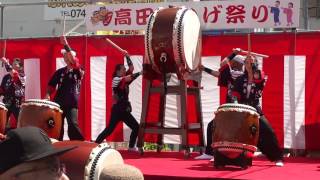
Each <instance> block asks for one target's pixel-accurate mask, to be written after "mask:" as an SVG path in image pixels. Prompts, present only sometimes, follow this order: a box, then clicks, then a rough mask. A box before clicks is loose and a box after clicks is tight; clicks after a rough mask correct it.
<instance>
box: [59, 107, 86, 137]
mask: <svg viewBox="0 0 320 180" xmlns="http://www.w3.org/2000/svg"><path fill="white" fill-rule="evenodd" d="M61 109H62V111H63V114H62V126H61V131H60V137H59V140H60V141H62V140H63V134H64V128H63V127H64V119H65V118H66V119H67V122H68V136H69V138H70V140H81V141H83V140H84V137H83V136H82V134H81V131H80V128H79V125H78V109H77V108H61Z"/></svg>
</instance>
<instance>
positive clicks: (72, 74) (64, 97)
mask: <svg viewBox="0 0 320 180" xmlns="http://www.w3.org/2000/svg"><path fill="white" fill-rule="evenodd" d="M60 42H61V44H62V45H63V46H64V49H62V50H61V53H62V54H63V59H64V62H65V63H66V64H67V65H66V66H65V67H63V68H60V69H58V70H57V71H56V72H55V73H54V74H53V76H52V77H51V79H50V81H49V83H48V89H47V94H46V99H49V100H50V98H51V97H50V96H51V94H52V93H53V92H54V91H55V90H56V87H57V93H56V95H55V97H54V98H53V100H54V102H56V103H58V104H59V105H60V107H61V110H62V111H63V114H62V126H61V131H60V137H59V140H60V141H62V140H63V134H64V128H63V124H64V118H67V122H68V136H69V138H70V139H71V140H84V138H83V136H82V134H81V131H80V128H79V125H78V101H79V95H80V86H81V80H82V78H83V75H84V70H83V69H82V68H81V67H80V64H79V59H78V58H77V57H76V52H75V51H73V50H72V49H71V48H70V46H69V44H68V41H67V39H66V37H65V36H61V37H60Z"/></svg>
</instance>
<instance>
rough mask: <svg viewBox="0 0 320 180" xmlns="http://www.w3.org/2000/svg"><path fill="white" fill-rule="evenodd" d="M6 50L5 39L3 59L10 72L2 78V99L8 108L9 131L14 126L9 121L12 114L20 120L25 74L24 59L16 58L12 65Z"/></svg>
mask: <svg viewBox="0 0 320 180" xmlns="http://www.w3.org/2000/svg"><path fill="white" fill-rule="evenodd" d="M5 52H6V41H4V47H3V57H2V58H1V61H2V64H3V65H4V66H5V68H6V71H7V72H8V74H6V75H5V76H4V77H3V78H2V82H1V85H0V96H3V100H2V101H3V103H4V104H5V106H6V108H7V109H8V112H7V120H6V129H5V131H8V130H9V129H11V128H12V127H10V123H9V119H10V115H11V114H13V116H14V118H15V119H16V121H18V116H19V112H20V108H21V104H22V102H23V101H24V99H25V74H24V68H23V62H22V60H21V59H19V58H15V59H14V60H13V62H12V65H11V64H10V63H9V59H7V58H6V57H5V56H6V55H5V54H6V53H5Z"/></svg>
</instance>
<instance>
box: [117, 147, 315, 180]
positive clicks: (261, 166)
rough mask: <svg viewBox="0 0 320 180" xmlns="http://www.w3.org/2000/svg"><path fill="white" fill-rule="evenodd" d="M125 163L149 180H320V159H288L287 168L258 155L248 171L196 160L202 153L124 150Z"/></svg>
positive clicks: (122, 153)
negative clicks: (142, 153) (185, 154)
mask: <svg viewBox="0 0 320 180" xmlns="http://www.w3.org/2000/svg"><path fill="white" fill-rule="evenodd" d="M120 153H121V155H122V156H123V158H124V160H125V163H126V164H130V165H133V166H135V167H137V168H139V169H140V170H141V171H142V173H143V174H144V177H145V179H146V180H149V179H150V180H151V179H152V180H157V179H161V180H164V179H174V180H176V179H255V180H264V179H266V180H270V179H272V180H278V179H281V180H286V179H287V180H301V179H302V180H313V179H314V180H319V179H320V158H303V157H296V158H285V165H284V167H276V166H275V165H274V163H272V162H269V161H268V160H267V159H266V158H264V157H255V158H254V159H253V165H252V166H251V167H249V168H248V169H246V170H241V169H240V168H238V167H235V166H227V167H225V168H224V169H215V168H214V167H213V164H212V163H209V161H208V160H194V159H193V158H194V157H195V156H197V155H198V153H192V154H191V158H189V159H184V156H183V153H179V152H161V153H156V152H145V153H144V155H143V156H140V155H139V154H138V153H134V152H127V151H120Z"/></svg>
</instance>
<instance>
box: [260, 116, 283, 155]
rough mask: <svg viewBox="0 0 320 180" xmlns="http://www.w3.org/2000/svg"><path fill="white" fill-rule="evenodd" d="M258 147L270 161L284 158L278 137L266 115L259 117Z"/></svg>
mask: <svg viewBox="0 0 320 180" xmlns="http://www.w3.org/2000/svg"><path fill="white" fill-rule="evenodd" d="M258 148H259V149H260V151H261V152H262V153H263V154H265V155H266V157H267V158H268V159H269V160H270V161H277V160H282V159H283V154H282V150H281V149H280V147H279V143H278V140H277V137H276V135H275V134H274V131H273V129H272V127H271V126H270V124H269V122H268V120H267V118H266V117H265V116H264V115H262V116H260V119H259V141H258Z"/></svg>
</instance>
